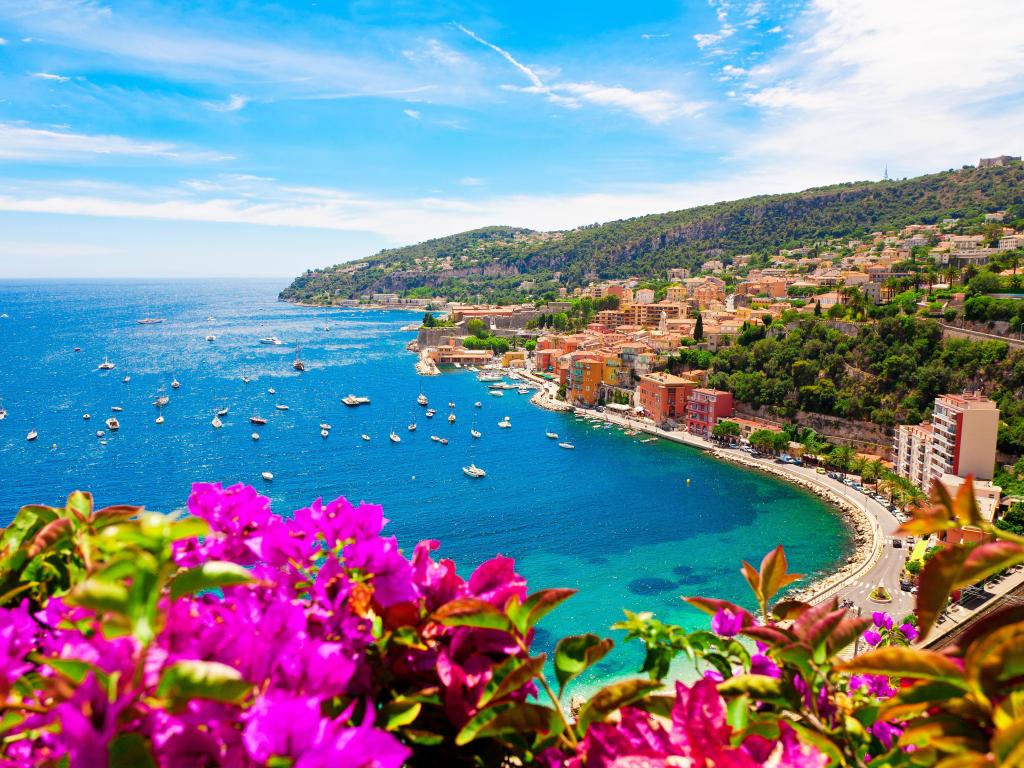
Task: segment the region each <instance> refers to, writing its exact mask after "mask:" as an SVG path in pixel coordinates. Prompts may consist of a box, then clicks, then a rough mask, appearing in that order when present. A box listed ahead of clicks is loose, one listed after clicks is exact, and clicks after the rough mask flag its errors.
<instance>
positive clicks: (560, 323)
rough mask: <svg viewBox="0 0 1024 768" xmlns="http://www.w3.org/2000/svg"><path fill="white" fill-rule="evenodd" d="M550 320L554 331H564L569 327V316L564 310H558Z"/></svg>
mask: <svg viewBox="0 0 1024 768" xmlns="http://www.w3.org/2000/svg"><path fill="white" fill-rule="evenodd" d="M552 320H553V321H554V322H553V323H552V325H554V326H555V330H556V331H564V330H566V329H567V328H568V327H569V316H568V315H567V314H565V312H559V313H558V314H556V315H555V316H554V317H553V318H552Z"/></svg>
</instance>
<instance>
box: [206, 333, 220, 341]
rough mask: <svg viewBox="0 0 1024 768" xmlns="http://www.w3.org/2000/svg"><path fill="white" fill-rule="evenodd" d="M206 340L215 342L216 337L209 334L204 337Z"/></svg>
mask: <svg viewBox="0 0 1024 768" xmlns="http://www.w3.org/2000/svg"><path fill="white" fill-rule="evenodd" d="M206 340H207V341H216V340H217V337H216V336H214V335H213V334H212V333H209V334H207V335H206Z"/></svg>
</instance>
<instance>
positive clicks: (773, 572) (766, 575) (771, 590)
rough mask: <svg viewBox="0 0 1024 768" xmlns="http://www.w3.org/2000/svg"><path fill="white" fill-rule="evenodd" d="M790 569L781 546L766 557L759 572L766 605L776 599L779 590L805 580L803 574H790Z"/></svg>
mask: <svg viewBox="0 0 1024 768" xmlns="http://www.w3.org/2000/svg"><path fill="white" fill-rule="evenodd" d="M788 567H789V564H788V563H787V562H786V550H785V549H783V547H782V545H781V544H779V545H778V546H777V547H776V548H775V549H773V550H772V551H771V552H769V553H768V554H767V555H765V556H764V559H763V560H762V561H761V568H760V571H759V576H760V579H759V583H760V587H761V595H762V596H763V598H764V602H765V603H767V602H769V601H770V600H771V599H772V598H773V597H775V595H777V594H778V593H779V590H781V589H783V588H784V587H787V586H788V585H790V584H792V583H793V582H794V581H799V580H800V579H802V578H803V574H799V573H788V572H787V568H788Z"/></svg>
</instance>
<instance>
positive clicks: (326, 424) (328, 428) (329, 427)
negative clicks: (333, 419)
mask: <svg viewBox="0 0 1024 768" xmlns="http://www.w3.org/2000/svg"><path fill="white" fill-rule="evenodd" d="M320 429H326V430H327V431H328V432H330V431H331V425H330V424H328V423H326V422H324V423H323V424H321V425H320Z"/></svg>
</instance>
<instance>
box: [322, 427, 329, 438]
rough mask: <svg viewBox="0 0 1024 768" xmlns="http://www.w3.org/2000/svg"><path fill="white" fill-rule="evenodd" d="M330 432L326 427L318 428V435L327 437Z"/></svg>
mask: <svg viewBox="0 0 1024 768" xmlns="http://www.w3.org/2000/svg"><path fill="white" fill-rule="evenodd" d="M330 434H331V433H330V432H329V431H327V430H326V429H321V430H320V437H327V436H328V435H330Z"/></svg>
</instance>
